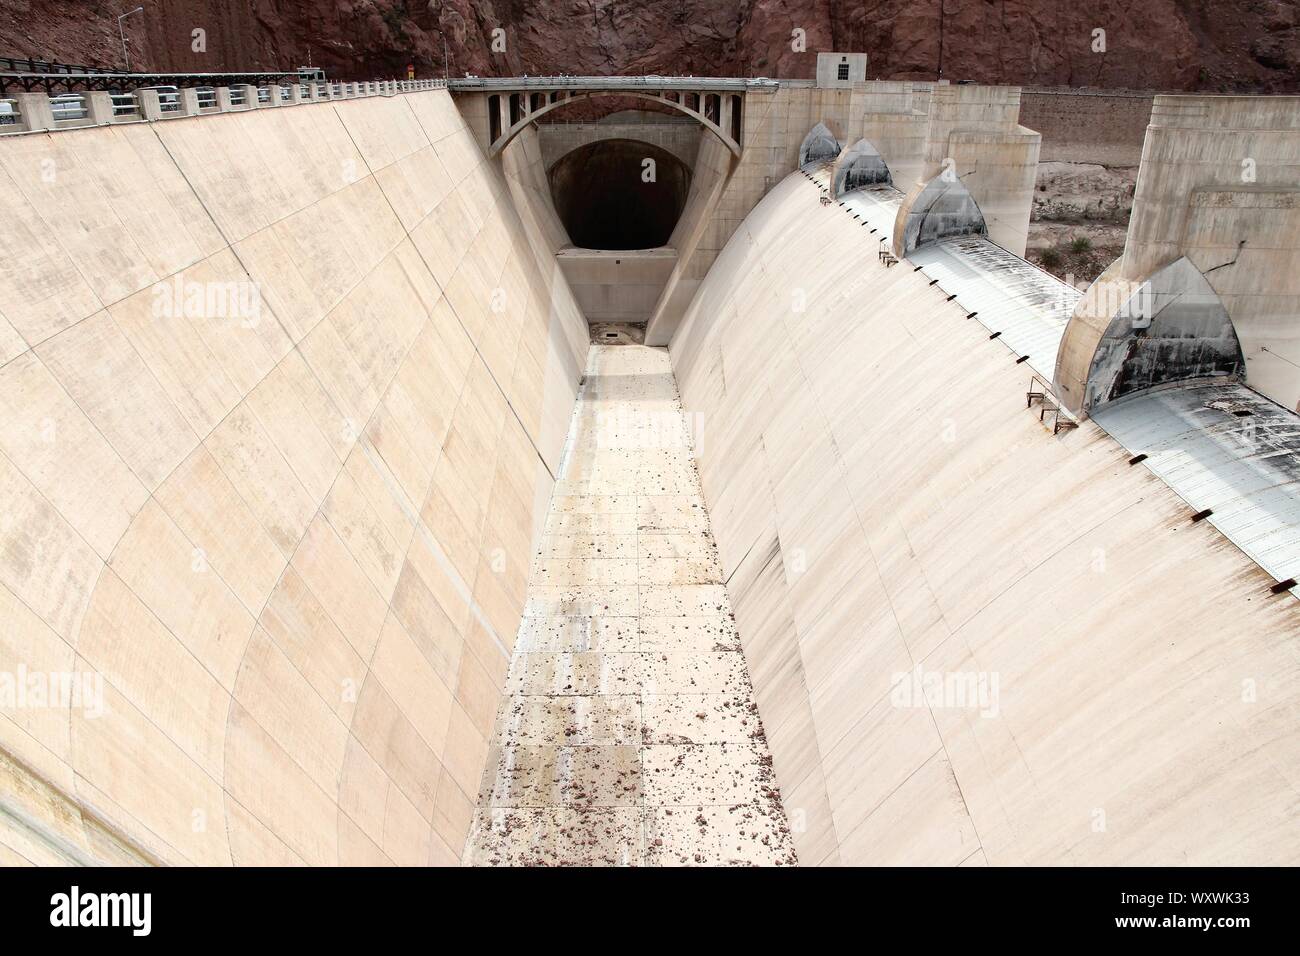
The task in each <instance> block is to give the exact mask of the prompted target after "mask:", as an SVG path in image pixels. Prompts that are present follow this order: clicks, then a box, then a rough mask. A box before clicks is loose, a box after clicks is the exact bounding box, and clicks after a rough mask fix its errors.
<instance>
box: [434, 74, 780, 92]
mask: <svg viewBox="0 0 1300 956" xmlns="http://www.w3.org/2000/svg"><path fill="white" fill-rule="evenodd" d="M782 82H784V81H781V80H772V79H768V78H767V77H765V76H760V77H736V76H659V75H657V74H647V75H645V76H563V75H561V76H468V77H464V78H452V79H449V80H447V88H448V89H450V90H453V91H457V90H460V91H479V90H494V91H496V90H583V89H591V90H629V91H641V90H688V91H697V90H704V91H714V90H735V91H737V92H743V91H745V90H775V89H776V88H777V87H779V86H780V85H781V83H782Z"/></svg>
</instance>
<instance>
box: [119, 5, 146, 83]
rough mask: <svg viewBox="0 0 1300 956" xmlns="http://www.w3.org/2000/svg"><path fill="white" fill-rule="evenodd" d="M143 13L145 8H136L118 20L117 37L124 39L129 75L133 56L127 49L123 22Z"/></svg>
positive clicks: (124, 51) (123, 49)
mask: <svg viewBox="0 0 1300 956" xmlns="http://www.w3.org/2000/svg"><path fill="white" fill-rule="evenodd" d="M143 12H144V7H136V8H135V9H134V10H128V11H126V13H124V14H122V15H121V16H120V17H118V18H117V35H118V36H119V37H121V38H122V56H123V57H124V58H125V59H126V72H128V73H130V72H131V54H130V53H129V52H128V51H127V48H126V31H125V30H123V29H122V21H123V20H125V19H126V18H127V17H129V16H131V15H133V14H136V13H143Z"/></svg>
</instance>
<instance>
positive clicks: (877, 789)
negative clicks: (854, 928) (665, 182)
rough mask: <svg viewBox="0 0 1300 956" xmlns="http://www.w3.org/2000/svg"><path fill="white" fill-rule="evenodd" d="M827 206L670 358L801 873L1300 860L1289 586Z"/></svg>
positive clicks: (766, 247)
mask: <svg viewBox="0 0 1300 956" xmlns="http://www.w3.org/2000/svg"><path fill="white" fill-rule="evenodd" d="M817 196H818V189H817V187H816V186H814V185H813V184H811V183H809V182H808V181H807V180H806V179H805V178H804V177H802V176H799V175H793V176H790V177H788V178H787V179H785V180H784V181H782V182H781V183H780V184H779V185H777V186H776V187H775V188H774V189H773V190H772V192H771V193H770V194H769V195H768V196H767V197H766V198H765V199H764V200H763V201H762V202H761V203H760V204H759V205H758V206H757V207H756V209H755V210H754V212H753V213H751V214H750V215H749V217H748V218H747V219H746V220H745V222H744V223H743V224H742V225H741V226H740V227H739V228H738V229H737V230H736V232H735V234H734V235H733V236H732V238H731V240H730V241H729V242H728V243H727V245H726V247H725V249H724V250H723V251H722V253H721V254H720V255H719V257H718V259H717V261H716V263H715V265H714V267H713V269H712V271H711V272H710V273H709V275H708V277H707V278H706V279H705V281H704V282H703V283H702V284H701V286H700V289H699V292H698V294H697V296H696V298H695V300H694V302H693V303H692V305H691V307H690V309H689V310H688V312H687V314H686V316H685V318H684V320H683V324H682V326H681V328H680V330H679V331H678V333H677V335H676V336H675V338H674V339H673V341H672V344H671V353H672V358H673V365H674V368H675V371H676V374H677V378H678V382H679V385H680V388H681V392H682V396H683V401H684V403H685V406H686V408H687V410H688V411H690V412H694V413H697V414H699V415H701V416H702V418H701V420H700V423H699V425H700V427H699V434H700V435H701V436H702V438H701V441H700V447H699V465H700V474H701V479H702V482H703V488H704V494H705V499H706V501H707V503H708V505H709V508H710V512H711V516H712V521H713V528H714V533H715V536H716V538H717V544H718V548H719V553H720V557H721V560H722V564H723V577H724V579H725V580H726V581H727V587H728V591H729V592H730V596H731V599H732V602H733V605H734V607H735V613H736V619H737V622H738V626H739V631H740V635H741V639H742V642H743V645H744V649H745V653H746V657H747V659H748V662H749V667H750V672H751V675H752V677H753V681H754V685H755V689H756V693H757V698H758V704H759V708H760V711H761V714H762V718H763V723H764V726H765V728H766V729H767V733H768V739H769V742H770V744H771V748H772V753H773V758H774V761H775V769H776V774H777V779H778V781H779V783H780V787H781V792H782V795H783V798H784V801H785V805H786V810H787V815H788V817H789V819H790V822H791V826H792V828H793V829H794V830H795V831H796V842H797V846H798V853H799V859H800V861H801V862H803V863H805V864H815V863H824V864H833V863H882V864H883V863H908V864H920V863H943V864H959V863H972V864H973V863H992V864H1001V863H1022V862H1023V863H1040V864H1041V863H1076V864H1094V863H1131V864H1147V863H1205V864H1219V863H1295V862H1297V861H1300V832H1298V831H1297V829H1296V827H1295V825H1294V822H1295V819H1296V814H1297V812H1298V801H1297V796H1296V794H1297V784H1298V783H1300V779H1298V778H1297V769H1296V768H1297V767H1298V766H1300V759H1297V758H1298V756H1300V755H1298V753H1297V749H1296V747H1297V744H1296V741H1297V740H1300V717H1298V716H1297V715H1298V714H1300V707H1298V706H1297V705H1298V704H1300V692H1298V691H1297V686H1300V684H1297V677H1300V661H1298V656H1297V652H1296V647H1295V641H1294V635H1295V633H1296V626H1297V625H1296V620H1297V618H1296V613H1297V612H1296V606H1295V603H1294V599H1293V598H1291V597H1289V596H1287V595H1282V596H1273V595H1271V594H1270V591H1269V588H1270V585H1272V583H1273V579H1272V577H1271V576H1270V575H1268V574H1267V573H1265V572H1264V571H1263V570H1261V569H1260V568H1259V567H1258V566H1256V565H1255V564H1253V563H1252V562H1251V561H1249V560H1248V559H1246V558H1245V557H1244V556H1243V555H1242V553H1241V552H1240V551H1238V550H1237V549H1236V548H1235V547H1234V546H1233V545H1231V544H1230V543H1229V542H1228V541H1226V540H1225V539H1224V538H1223V537H1222V536H1220V534H1219V533H1218V532H1217V531H1215V530H1214V529H1213V528H1211V527H1209V526H1208V523H1206V522H1201V523H1193V522H1192V520H1191V518H1192V514H1191V510H1190V509H1189V508H1188V507H1187V506H1186V505H1185V504H1184V503H1183V502H1182V501H1181V500H1180V499H1179V498H1177V496H1175V495H1174V494H1173V493H1172V492H1171V491H1170V490H1169V489H1168V488H1167V487H1166V486H1165V485H1164V484H1163V483H1161V482H1160V481H1159V480H1157V479H1156V478H1154V477H1153V476H1152V475H1151V474H1149V473H1147V472H1146V471H1145V470H1144V469H1140V468H1132V467H1130V466H1129V464H1128V462H1127V454H1126V453H1125V451H1124V450H1123V448H1121V447H1120V446H1119V445H1118V444H1117V443H1115V442H1114V441H1112V440H1111V439H1110V438H1109V437H1108V436H1107V435H1106V434H1105V433H1104V432H1102V431H1101V430H1100V429H1099V428H1098V427H1097V426H1095V425H1094V424H1093V423H1091V422H1087V421H1085V422H1083V423H1082V424H1081V425H1080V426H1079V428H1077V429H1074V430H1067V431H1063V432H1061V433H1060V435H1053V434H1052V430H1051V428H1050V425H1049V426H1047V427H1045V426H1044V425H1043V424H1040V422H1039V418H1038V414H1037V412H1035V411H1027V410H1026V408H1025V391H1026V388H1027V386H1028V382H1029V373H1028V372H1027V371H1026V370H1025V368H1024V366H1022V365H1017V364H1016V361H1015V359H1016V355H1015V353H1013V352H1011V351H1010V350H1008V348H1007V347H1006V346H1004V345H1003V344H1002V342H1001V341H997V340H992V341H991V340H990V338H989V334H988V330H987V329H986V328H984V327H983V326H982V325H980V324H978V323H977V322H976V321H973V320H967V319H966V317H965V310H963V309H961V308H959V307H958V306H957V304H956V303H950V302H948V301H947V296H946V295H945V294H944V293H943V292H941V291H939V290H938V289H936V288H934V287H932V286H931V285H930V284H929V281H928V280H927V279H926V278H925V277H924V275H923V274H919V273H916V272H914V271H913V269H912V268H911V267H910V266H909V265H908V264H907V263H902V264H900V265H899V266H897V267H894V268H886V267H885V266H884V265H883V264H882V263H880V261H879V260H878V257H877V255H876V249H875V246H876V243H875V242H874V241H871V239H870V238H866V239H864V238H863V234H862V229H861V226H860V224H859V223H858V222H856V221H854V220H853V218H852V217H851V216H848V215H845V214H842V213H838V212H836V211H835V210H826V209H823V208H819V206H818V201H817ZM829 250H835V251H834V253H833V254H832V253H830V252H829Z"/></svg>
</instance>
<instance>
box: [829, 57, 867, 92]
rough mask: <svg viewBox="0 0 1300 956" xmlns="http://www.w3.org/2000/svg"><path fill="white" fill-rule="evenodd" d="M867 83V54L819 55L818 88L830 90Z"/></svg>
mask: <svg viewBox="0 0 1300 956" xmlns="http://www.w3.org/2000/svg"><path fill="white" fill-rule="evenodd" d="M866 81H867V55H866V54H865V53H818V54H817V87H818V89H829V88H832V87H837V86H852V85H853V84H854V83H865V82H866Z"/></svg>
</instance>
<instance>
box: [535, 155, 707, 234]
mask: <svg viewBox="0 0 1300 956" xmlns="http://www.w3.org/2000/svg"><path fill="white" fill-rule="evenodd" d="M647 160H653V165H651V164H648V163H647V162H646V161H647ZM549 178H550V181H551V197H552V198H553V199H554V200H555V208H556V211H557V212H558V213H559V214H560V220H561V221H562V222H563V223H564V228H565V229H567V230H568V233H569V241H570V242H572V243H573V244H574V245H575V246H577V247H579V248H582V249H654V248H656V247H658V246H663V245H666V244H667V242H668V237H669V236H671V235H672V233H673V228H674V227H675V226H676V225H677V220H678V218H680V216H681V214H682V209H683V208H684V207H685V206H686V194H687V193H688V192H689V191H690V187H691V171H690V170H689V169H688V168H687V166H686V164H685V163H683V162H682V161H681V160H680V159H678V158H677V157H676V156H674V155H673V154H672V153H670V152H668V151H667V150H666V149H663V148H661V147H659V146H655V145H653V144H651V143H645V142H641V141H639V140H632V139H606V140H600V141H599V142H595V143H588V144H587V145H586V146H580V147H578V148H577V149H575V150H573V151H572V152H570V153H566V154H565V155H564V156H562V157H560V159H558V160H556V162H555V165H553V166H552V167H551V170H550V173H549Z"/></svg>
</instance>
